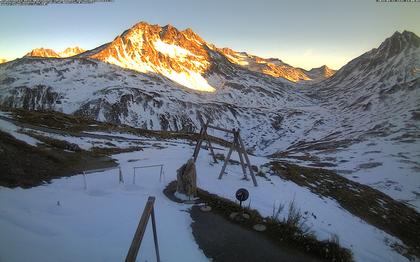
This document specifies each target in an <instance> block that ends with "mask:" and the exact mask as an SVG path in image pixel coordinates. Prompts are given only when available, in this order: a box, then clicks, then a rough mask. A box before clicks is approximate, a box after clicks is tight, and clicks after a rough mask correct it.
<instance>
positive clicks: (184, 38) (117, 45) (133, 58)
mask: <svg viewBox="0 0 420 262" xmlns="http://www.w3.org/2000/svg"><path fill="white" fill-rule="evenodd" d="M208 50H209V49H208V48H207V46H206V43H205V42H204V41H203V40H202V39H201V38H200V37H199V36H198V35H196V34H195V33H194V32H193V31H192V30H191V29H186V30H184V31H178V30H177V29H176V28H174V27H173V26H171V25H167V26H164V27H160V26H158V25H149V24H147V23H144V22H141V23H138V24H136V25H134V26H133V27H132V28H130V29H129V30H127V31H125V32H124V33H123V34H121V35H120V36H118V37H117V38H115V39H114V41H112V42H111V43H109V44H107V45H105V46H103V47H101V48H100V49H99V50H97V51H93V52H89V53H88V54H87V56H88V57H90V58H93V59H98V60H101V61H104V62H107V63H110V64H114V65H117V66H120V67H123V68H128V69H133V70H136V71H138V72H142V73H147V72H153V73H158V74H162V75H164V76H166V77H168V78H169V79H171V80H173V81H175V82H177V83H179V84H181V85H183V86H186V87H188V88H191V89H195V90H200V91H207V92H213V91H214V90H215V88H214V87H212V86H211V85H210V84H209V83H208V82H207V80H206V79H205V78H204V76H203V75H204V74H205V73H206V72H207V71H208V70H209V68H210V66H211V58H210V54H209V52H208Z"/></svg>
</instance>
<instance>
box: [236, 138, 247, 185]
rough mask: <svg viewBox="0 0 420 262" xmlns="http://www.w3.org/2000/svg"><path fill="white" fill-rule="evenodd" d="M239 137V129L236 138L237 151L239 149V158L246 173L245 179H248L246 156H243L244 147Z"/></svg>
mask: <svg viewBox="0 0 420 262" xmlns="http://www.w3.org/2000/svg"><path fill="white" fill-rule="evenodd" d="M238 138H239V131H238V133H237V135H236V140H235V143H236V151H238V155H239V160H240V161H241V167H242V172H243V173H244V176H245V179H247V174H246V168H245V163H244V158H243V156H242V154H243V152H242V147H241V145H240V143H239V139H238Z"/></svg>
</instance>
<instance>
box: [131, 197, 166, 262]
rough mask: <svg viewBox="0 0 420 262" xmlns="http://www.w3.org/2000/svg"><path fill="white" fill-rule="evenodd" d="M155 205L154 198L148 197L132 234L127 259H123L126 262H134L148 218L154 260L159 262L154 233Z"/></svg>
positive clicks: (155, 233)
mask: <svg viewBox="0 0 420 262" xmlns="http://www.w3.org/2000/svg"><path fill="white" fill-rule="evenodd" d="M154 203H155V197H149V198H148V199H147V203H146V206H145V207H144V210H143V214H142V215H141V218H140V222H139V225H138V226H137V230H136V233H135V234H134V237H133V241H132V242H131V246H130V249H129V250H128V254H127V257H126V258H125V261H126V262H134V261H136V258H137V254H138V252H139V249H140V244H141V241H142V239H143V236H144V232H145V231H146V226H147V222H148V221H149V217H150V216H151V217H152V228H153V240H154V242H155V251H156V260H157V261H158V262H160V256H159V244H158V239H157V232H156V220H155V211H154V208H153V205H154Z"/></svg>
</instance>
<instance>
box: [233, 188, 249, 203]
mask: <svg viewBox="0 0 420 262" xmlns="http://www.w3.org/2000/svg"><path fill="white" fill-rule="evenodd" d="M248 197H249V192H248V190H246V189H245V188H239V189H238V191H236V199H238V200H239V201H241V202H242V201H245V200H247V199H248Z"/></svg>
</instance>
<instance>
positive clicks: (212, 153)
mask: <svg viewBox="0 0 420 262" xmlns="http://www.w3.org/2000/svg"><path fill="white" fill-rule="evenodd" d="M204 137H205V139H206V140H207V143H208V146H209V148H210V153H211V155H212V156H213V161H214V163H217V159H216V154H215V153H214V150H213V146H212V144H211V142H210V138H209V136H208V135H207V133H205V134H204Z"/></svg>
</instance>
